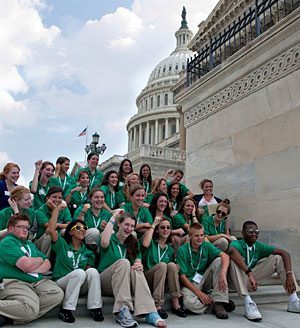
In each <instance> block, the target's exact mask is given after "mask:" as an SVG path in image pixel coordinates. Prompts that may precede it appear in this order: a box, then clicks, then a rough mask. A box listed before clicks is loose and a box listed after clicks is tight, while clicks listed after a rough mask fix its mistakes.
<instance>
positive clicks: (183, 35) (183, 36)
mask: <svg viewBox="0 0 300 328" xmlns="http://www.w3.org/2000/svg"><path fill="white" fill-rule="evenodd" d="M183 44H185V34H183Z"/></svg>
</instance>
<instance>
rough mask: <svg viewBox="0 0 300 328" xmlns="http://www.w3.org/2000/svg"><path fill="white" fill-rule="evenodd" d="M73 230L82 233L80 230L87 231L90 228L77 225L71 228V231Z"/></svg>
mask: <svg viewBox="0 0 300 328" xmlns="http://www.w3.org/2000/svg"><path fill="white" fill-rule="evenodd" d="M73 229H75V230H77V231H80V230H85V231H86V230H87V229H88V226H83V225H75V226H74V227H72V228H71V230H70V231H72V230H73Z"/></svg>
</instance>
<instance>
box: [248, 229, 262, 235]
mask: <svg viewBox="0 0 300 328" xmlns="http://www.w3.org/2000/svg"><path fill="white" fill-rule="evenodd" d="M247 233H249V234H250V235H253V234H254V233H255V234H256V235H258V234H259V230H257V229H249V230H248V231H247Z"/></svg>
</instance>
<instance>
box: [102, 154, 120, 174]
mask: <svg viewBox="0 0 300 328" xmlns="http://www.w3.org/2000/svg"><path fill="white" fill-rule="evenodd" d="M124 158H126V157H125V156H121V155H114V156H112V157H110V158H109V159H107V160H106V161H105V162H102V163H101V164H100V165H99V166H98V169H99V170H101V171H106V169H107V168H111V169H115V167H119V164H120V163H121V162H122V160H123V159H124Z"/></svg>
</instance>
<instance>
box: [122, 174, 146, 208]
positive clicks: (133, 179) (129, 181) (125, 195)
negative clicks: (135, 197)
mask: <svg viewBox="0 0 300 328" xmlns="http://www.w3.org/2000/svg"><path fill="white" fill-rule="evenodd" d="M140 184H141V180H140V178H139V176H138V174H137V173H130V174H129V175H128V177H127V178H126V182H125V184H124V188H123V189H122V190H119V192H118V195H117V204H118V206H119V207H121V206H123V205H125V204H126V203H129V202H130V194H129V189H130V187H132V186H135V185H140Z"/></svg>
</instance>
